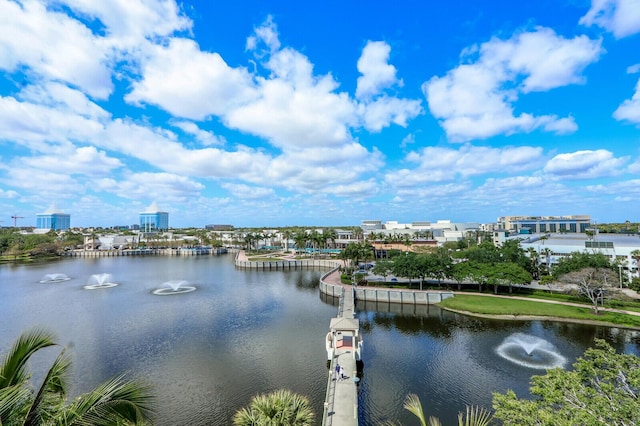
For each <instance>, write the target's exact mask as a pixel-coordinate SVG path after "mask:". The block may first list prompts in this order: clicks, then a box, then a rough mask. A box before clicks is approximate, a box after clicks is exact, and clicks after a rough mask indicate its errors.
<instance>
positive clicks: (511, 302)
mask: <svg viewBox="0 0 640 426" xmlns="http://www.w3.org/2000/svg"><path fill="white" fill-rule="evenodd" d="M440 306H442V307H444V308H450V309H455V310H458V311H466V312H470V313H476V314H483V315H532V316H543V317H554V318H567V319H575V320H577V321H580V320H589V321H601V322H606V323H611V324H618V325H624V326H628V327H634V328H640V316H633V315H627V314H620V313H615V312H600V313H599V314H598V315H594V314H593V309H591V308H590V307H586V306H585V307H584V308H583V307H576V306H566V305H556V304H550V303H544V302H535V301H533V300H531V301H529V300H515V299H505V298H496V297H485V296H473V295H466V294H464V295H462V294H457V295H456V296H455V297H452V298H450V299H446V300H444V301H443V302H441V303H440Z"/></svg>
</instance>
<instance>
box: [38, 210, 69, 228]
mask: <svg viewBox="0 0 640 426" xmlns="http://www.w3.org/2000/svg"><path fill="white" fill-rule="evenodd" d="M70 227H71V215H69V214H66V213H63V212H61V211H59V210H58V209H57V208H56V205H55V204H53V205H52V206H51V207H49V209H48V210H47V211H46V212H44V213H38V214H37V215H36V228H37V229H41V230H45V229H46V230H54V231H66V230H67V229H69V228H70Z"/></svg>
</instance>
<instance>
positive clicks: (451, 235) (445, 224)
mask: <svg viewBox="0 0 640 426" xmlns="http://www.w3.org/2000/svg"><path fill="white" fill-rule="evenodd" d="M360 227H361V228H362V232H363V234H364V236H365V237H366V236H367V235H369V234H370V233H372V232H375V233H376V234H382V235H385V236H387V235H389V236H392V235H405V234H406V235H409V236H413V235H415V234H418V233H429V234H430V235H431V238H432V239H434V240H436V241H437V242H438V244H443V243H445V242H449V241H459V240H461V239H463V238H464V237H465V236H466V235H467V233H468V232H474V231H478V230H480V224H479V223H477V222H451V221H450V220H438V221H436V222H429V221H418V222H411V223H399V222H397V221H387V222H385V223H382V221H379V220H363V221H362V223H361V225H360Z"/></svg>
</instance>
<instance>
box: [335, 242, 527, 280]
mask: <svg viewBox="0 0 640 426" xmlns="http://www.w3.org/2000/svg"><path fill="white" fill-rule="evenodd" d="M341 258H342V259H344V260H346V261H348V262H349V264H350V266H351V267H354V268H355V267H357V265H358V263H359V262H360V261H366V260H368V259H373V247H372V246H371V245H370V244H368V243H367V242H361V243H351V244H349V245H348V246H347V247H346V249H345V250H343V251H342V253H341ZM533 269H534V266H533V263H532V261H531V260H530V259H529V257H527V255H526V254H525V252H524V250H522V249H521V248H520V246H519V245H518V242H517V241H507V242H505V243H504V244H503V245H502V246H500V247H496V246H494V245H493V244H492V243H491V242H489V241H486V242H482V243H481V244H479V245H474V246H471V247H469V248H467V249H465V250H458V251H456V250H453V249H450V248H447V247H446V246H445V247H439V248H437V249H435V250H433V251H431V252H428V253H414V252H408V251H407V252H400V251H399V250H395V251H393V250H392V251H390V252H389V258H385V259H377V260H376V263H375V265H374V267H373V269H372V272H373V273H374V274H376V275H380V276H382V277H384V278H385V280H386V277H388V276H390V275H395V276H398V277H404V278H408V279H409V285H411V284H412V282H413V280H418V282H419V284H420V289H422V286H423V282H424V280H426V279H429V280H435V281H437V282H438V283H439V284H440V283H441V282H442V281H444V280H450V281H455V282H456V283H457V284H458V288H459V289H460V288H461V287H462V285H463V283H467V282H473V283H477V285H478V289H479V290H480V291H482V288H483V286H493V288H494V292H497V291H498V287H499V286H509V291H510V292H511V290H512V285H513V284H529V283H530V282H531V280H532V271H533Z"/></svg>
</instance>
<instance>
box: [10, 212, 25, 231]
mask: <svg viewBox="0 0 640 426" xmlns="http://www.w3.org/2000/svg"><path fill="white" fill-rule="evenodd" d="M11 219H13V227H14V228H17V227H18V219H24V216H18V215H15V214H14V215H13V216H11Z"/></svg>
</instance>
